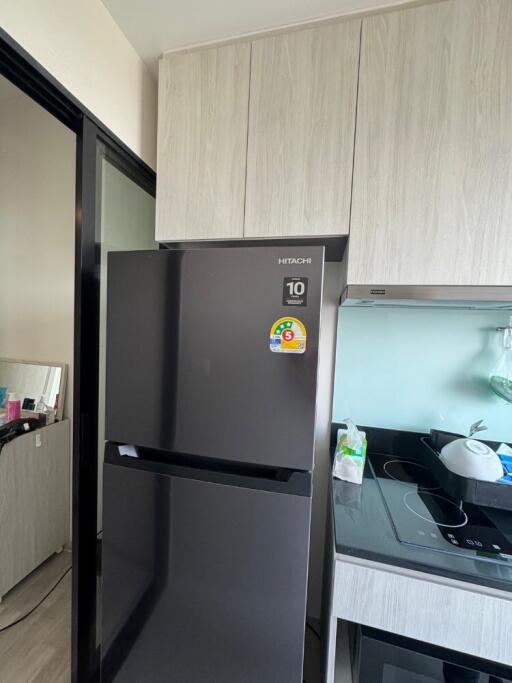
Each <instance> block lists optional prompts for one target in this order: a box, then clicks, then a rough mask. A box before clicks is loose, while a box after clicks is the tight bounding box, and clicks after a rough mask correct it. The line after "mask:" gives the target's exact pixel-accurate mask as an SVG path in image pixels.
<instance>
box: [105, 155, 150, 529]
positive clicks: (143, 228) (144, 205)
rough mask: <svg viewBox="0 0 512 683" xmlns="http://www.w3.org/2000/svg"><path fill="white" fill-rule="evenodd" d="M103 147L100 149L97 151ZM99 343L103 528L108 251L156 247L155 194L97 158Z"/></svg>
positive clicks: (108, 163)
mask: <svg viewBox="0 0 512 683" xmlns="http://www.w3.org/2000/svg"><path fill="white" fill-rule="evenodd" d="M101 152H102V150H101V149H100V154H101ZM100 170H101V173H100V182H101V204H100V212H101V213H100V226H101V245H100V250H101V263H100V346H99V396H98V460H99V461H98V531H100V530H101V528H102V506H101V498H102V475H103V452H104V446H105V353H106V348H105V344H106V322H107V254H108V252H109V251H127V250H134V251H135V250H144V249H157V248H158V244H157V243H156V242H155V198H154V197H152V196H151V195H150V194H148V193H147V192H145V190H143V189H142V188H141V187H139V186H138V185H137V184H136V183H135V182H133V180H131V179H130V178H128V177H127V176H126V175H124V173H122V172H121V171H119V170H118V169H117V168H116V167H115V166H113V165H112V164H111V163H110V162H109V161H108V160H107V159H105V158H104V157H103V156H101V158H100Z"/></svg>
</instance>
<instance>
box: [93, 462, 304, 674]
mask: <svg viewBox="0 0 512 683" xmlns="http://www.w3.org/2000/svg"><path fill="white" fill-rule="evenodd" d="M104 475H105V479H104V486H105V506H104V536H103V599H102V603H103V630H102V633H103V638H102V642H103V645H102V677H101V680H102V683H107V682H110V681H115V682H116V683H140V682H141V681H147V682H148V683H160V682H162V683H164V682H165V683H220V682H222V683H263V682H264V683H301V682H302V661H303V642H304V621H305V611H306V585H307V564H308V562H307V560H308V537H309V534H308V529H309V520H310V505H311V499H310V498H308V497H303V496H295V495H285V494H276V493H271V492H268V491H264V490H254V489H247V488H242V487H234V486H224V485H219V484H212V483H209V482H205V481H197V480H194V479H188V478H184V477H176V476H167V475H162V474H155V473H153V472H150V471H141V470H135V469H133V468H130V467H122V466H119V465H112V464H106V465H105V468H104Z"/></svg>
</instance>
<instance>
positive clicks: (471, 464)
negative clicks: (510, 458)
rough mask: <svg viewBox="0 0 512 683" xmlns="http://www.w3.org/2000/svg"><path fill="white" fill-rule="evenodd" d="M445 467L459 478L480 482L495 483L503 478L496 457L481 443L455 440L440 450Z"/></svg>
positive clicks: (501, 467) (501, 466) (501, 468)
mask: <svg viewBox="0 0 512 683" xmlns="http://www.w3.org/2000/svg"><path fill="white" fill-rule="evenodd" d="M441 460H442V461H443V462H444V464H445V465H446V467H447V468H448V469H449V470H451V471H452V472H455V474H458V475H460V476H461V477H468V478H469V479H479V480H480V481H497V480H498V479H501V477H502V476H503V465H502V464H501V460H500V459H499V457H498V455H497V454H496V453H495V452H494V451H493V450H492V448H489V446H486V445H485V444H484V443H482V442H481V441H476V440H475V439H456V440H455V441H452V442H451V443H448V444H446V446H445V447H444V448H443V449H442V450H441Z"/></svg>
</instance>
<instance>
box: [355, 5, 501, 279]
mask: <svg viewBox="0 0 512 683" xmlns="http://www.w3.org/2000/svg"><path fill="white" fill-rule="evenodd" d="M348 282H349V283H351V284H376V285H384V284H420V285H422V284H437V285H442V284H452V285H466V284H468V285H469V284H471V285H511V284H512V2H511V1H510V0H449V1H448V2H439V3H436V4H429V5H426V6H424V7H419V8H415V9H408V10H403V11H399V12H393V13H386V14H382V15H381V16H372V17H368V18H365V19H364V20H363V32H362V47H361V68H360V82H359V101H358V110H357V133H356V149H355V167H354V190H353V203H352V220H351V229H350V243H349V257H348Z"/></svg>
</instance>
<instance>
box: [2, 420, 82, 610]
mask: <svg viewBox="0 0 512 683" xmlns="http://www.w3.org/2000/svg"><path fill="white" fill-rule="evenodd" d="M38 436H39V437H40V438H41V446H40V447H36V438H37V437H38ZM69 468H70V434H69V420H64V421H62V422H57V423H55V424H53V425H49V426H48V427H44V428H43V429H40V430H37V431H36V432H30V433H28V434H24V435H23V436H19V437H17V438H16V439H14V440H13V441H11V442H10V443H8V444H7V445H5V446H4V448H3V449H2V451H1V452H0V549H1V552H0V596H2V597H3V596H5V594H6V593H7V592H8V591H9V590H11V588H12V587H13V586H15V585H16V584H17V583H18V582H19V581H21V580H22V579H23V578H25V576H27V575H28V574H29V573H30V572H32V571H33V570H34V569H35V568H36V567H37V566H39V565H40V564H41V562H43V561H44V560H46V559H47V558H48V557H49V556H50V555H52V554H53V553H55V552H56V551H57V550H59V549H60V548H61V547H62V546H64V545H65V543H67V541H69V501H70V477H69Z"/></svg>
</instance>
